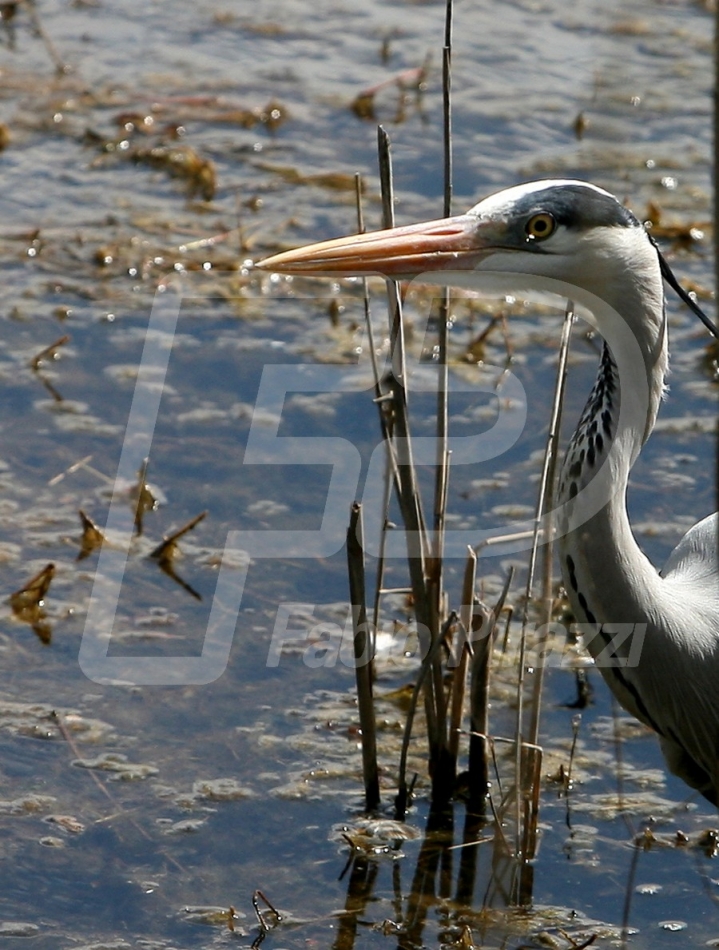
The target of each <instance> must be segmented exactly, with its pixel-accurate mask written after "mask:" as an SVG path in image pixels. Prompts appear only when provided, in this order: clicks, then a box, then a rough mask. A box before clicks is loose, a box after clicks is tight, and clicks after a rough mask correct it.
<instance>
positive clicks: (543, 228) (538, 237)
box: [524, 211, 557, 241]
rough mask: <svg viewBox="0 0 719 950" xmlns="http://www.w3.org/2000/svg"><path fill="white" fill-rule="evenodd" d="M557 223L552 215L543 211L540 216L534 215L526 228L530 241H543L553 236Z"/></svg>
mask: <svg viewBox="0 0 719 950" xmlns="http://www.w3.org/2000/svg"><path fill="white" fill-rule="evenodd" d="M556 227H557V222H556V221H555V220H554V218H553V217H552V215H551V214H548V213H547V212H546V211H541V212H540V213H539V214H533V215H532V217H531V218H530V219H529V221H527V223H526V224H525V226H524V230H525V233H526V235H527V240H528V241H543V240H544V239H545V238H548V237H549V236H550V235H551V234H554V232H555V230H556Z"/></svg>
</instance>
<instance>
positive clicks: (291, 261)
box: [257, 180, 663, 309]
mask: <svg viewBox="0 0 719 950" xmlns="http://www.w3.org/2000/svg"><path fill="white" fill-rule="evenodd" d="M257 266H258V267H261V268H263V269H266V270H273V271H279V272H282V273H286V274H296V275H305V276H317V277H340V276H363V275H369V274H380V275H383V276H385V277H392V278H395V279H407V278H413V277H421V279H422V280H424V281H427V282H429V283H433V284H440V285H461V286H469V287H475V288H478V289H481V288H483V287H486V288H487V289H489V290H501V291H509V290H523V289H537V290H550V291H552V292H554V293H560V294H562V295H564V296H569V297H573V298H574V299H579V301H580V302H583V301H582V300H581V297H582V292H587V293H588V294H591V295H593V296H595V297H597V296H598V297H601V298H602V299H604V300H605V301H606V302H607V303H609V304H611V305H615V303H618V302H620V301H622V300H623V301H624V302H625V305H626V304H627V303H630V304H631V303H632V298H633V297H634V296H635V295H638V296H639V297H640V298H643V299H644V300H646V299H647V298H648V297H651V298H652V301H651V302H652V304H653V305H657V306H658V307H659V308H661V303H662V299H663V296H662V281H661V275H660V270H659V261H658V256H657V253H656V249H655V248H654V246H653V245H652V243H651V242H650V240H649V238H648V236H647V234H646V232H645V230H644V228H643V227H642V225H641V224H640V222H639V221H638V220H637V219H636V218H635V216H634V215H633V214H632V213H631V211H629V210H628V209H627V208H625V207H624V206H623V205H622V204H620V202H619V201H617V199H616V198H615V197H614V196H613V195H611V194H610V193H609V192H608V191H604V190H603V189H602V188H598V187H596V186H595V185H591V184H589V183H587V182H583V181H571V180H547V181H534V182H529V183H526V184H522V185H516V186H514V187H512V188H507V189H505V190H504V191H500V192H497V193H496V194H494V195H490V196H489V197H488V198H485V199H484V200H483V201H480V202H479V204H476V205H475V206H474V207H473V208H471V209H470V210H469V211H467V212H466V213H465V214H460V215H456V216H454V217H450V218H443V219H440V220H436V221H428V222H423V223H421V224H414V225H409V226H406V227H398V228H391V229H388V230H384V231H374V232H370V233H367V234H361V235H353V236H351V237H346V238H339V239H337V240H333V241H325V242H322V243H320V244H313V245H310V246H308V247H304V248H299V249H298V250H294V251H287V252H285V253H282V254H278V255H275V256H274V257H270V258H268V259H266V260H264V261H260V262H259V263H258V265H257ZM562 284H566V285H567V286H566V287H563V286H562ZM590 309H591V307H590Z"/></svg>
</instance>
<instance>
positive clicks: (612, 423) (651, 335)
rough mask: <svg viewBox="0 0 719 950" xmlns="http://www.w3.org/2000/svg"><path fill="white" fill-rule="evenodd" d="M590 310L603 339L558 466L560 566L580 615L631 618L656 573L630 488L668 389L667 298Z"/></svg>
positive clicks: (640, 609) (641, 611) (640, 611)
mask: <svg viewBox="0 0 719 950" xmlns="http://www.w3.org/2000/svg"><path fill="white" fill-rule="evenodd" d="M634 304H635V305H636V301H634ZM625 306H626V304H625ZM593 314H594V320H595V322H596V326H597V329H598V330H599V331H600V332H601V333H602V335H603V336H604V340H605V345H604V350H603V353H602V358H601V362H600V367H599V372H598V375H597V379H596V382H595V384H594V388H593V389H592V392H591V394H590V396H589V399H588V401H587V403H586V406H585V408H584V412H583V413H582V417H581V419H580V422H579V425H578V426H577V429H576V431H575V433H574V435H573V437H572V439H571V441H570V444H569V448H568V450H567V454H566V457H565V460H564V464H563V466H562V473H561V477H560V488H559V498H558V500H559V518H558V528H559V532H560V552H561V557H562V571H563V574H564V579H565V585H566V587H567V592H568V594H569V597H570V601H571V602H572V606H573V609H574V611H575V613H576V614H577V616H578V619H580V620H582V621H589V622H595V621H596V622H599V623H606V622H615V621H620V622H627V621H634V622H637V621H639V620H641V619H642V617H643V616H644V615H645V608H646V602H647V600H646V599H647V596H649V594H650V590H651V589H652V588H653V587H654V585H655V584H656V583H657V582H658V576H657V573H656V571H655V570H654V568H653V567H652V565H651V563H650V562H649V560H648V559H647V558H646V556H645V555H644V554H643V553H642V551H641V550H640V548H639V545H638V544H637V542H636V540H635V538H634V536H633V534H632V531H631V527H630V524H629V518H628V514H627V507H626V492H627V484H628V481H629V473H630V471H631V468H632V466H633V464H634V462H635V461H636V458H637V456H638V455H639V452H640V450H641V447H642V445H643V444H644V442H645V441H646V439H647V437H648V436H649V434H650V433H651V431H652V429H653V427H654V422H655V419H656V415H657V410H658V407H659V403H660V401H661V396H662V392H663V389H664V377H665V374H666V369H667V342H666V321H665V318H664V309H663V300H662V299H661V298H660V301H659V302H658V304H657V307H655V309H653V310H652V309H644V310H642V309H639V310H637V309H636V307H635V308H632V309H631V310H625V315H622V313H621V312H620V311H619V310H618V308H615V307H612V306H610V305H609V304H606V303H604V302H602V301H599V302H598V301H596V300H595V301H594V303H593Z"/></svg>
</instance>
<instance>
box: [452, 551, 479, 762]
mask: <svg viewBox="0 0 719 950" xmlns="http://www.w3.org/2000/svg"><path fill="white" fill-rule="evenodd" d="M476 579H477V555H476V554H475V553H474V551H473V550H472V549H471V548H470V549H469V551H468V553H467V561H466V562H465V566H464V582H463V584H462V605H461V607H460V608H459V621H460V634H461V635H462V636H463V637H464V642H463V643H462V644H461V645H460V647H459V656H456V651H455V656H454V660H455V663H456V666H455V671H454V676H453V678H452V699H451V704H450V719H449V747H448V752H449V758H450V766H451V768H452V771H453V773H454V774H456V771H457V759H458V757H459V737H460V735H461V728H462V716H463V712H464V695H465V692H466V685H467V670H468V669H469V659H470V654H471V649H472V647H471V642H470V637H471V630H472V614H473V612H474V601H475V596H474V591H475V583H476Z"/></svg>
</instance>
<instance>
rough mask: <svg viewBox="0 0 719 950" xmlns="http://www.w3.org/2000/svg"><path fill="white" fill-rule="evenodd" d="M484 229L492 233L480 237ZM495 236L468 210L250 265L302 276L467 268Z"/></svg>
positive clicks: (405, 275)
mask: <svg viewBox="0 0 719 950" xmlns="http://www.w3.org/2000/svg"><path fill="white" fill-rule="evenodd" d="M485 231H491V232H493V233H492V234H491V235H490V234H487V235H486V236H483V232H485ZM490 236H491V237H492V238H493V240H492V241H491V242H490V241H489V240H488V238H490ZM496 238H497V225H496V224H490V223H489V222H486V221H482V220H481V219H480V218H478V217H477V216H476V215H473V214H460V215H457V216H456V217H453V218H442V219H440V220H438V221H426V222H423V223H422V224H411V225H409V226H407V227H399V228H390V229H388V230H386V231H371V232H369V233H367V234H355V235H351V236H349V237H344V238H337V239H336V240H334V241H322V242H321V243H319V244H310V245H308V246H307V247H301V248H298V249H297V250H294V251H285V252H283V253H282V254H275V255H274V257H268V258H266V259H265V260H263V261H259V262H258V263H257V264H256V265H255V266H256V267H259V268H261V269H262V270H269V271H278V272H279V273H282V274H296V275H301V276H307V277H364V276H367V275H369V274H380V275H382V276H384V277H392V278H394V279H396V280H400V279H403V278H411V277H415V276H417V275H418V274H422V273H425V272H429V271H441V270H471V269H472V268H473V267H474V266H475V265H476V264H477V263H478V262H479V261H480V260H481V259H482V258H483V257H486V255H487V253H488V252H491V250H492V249H496V248H497V246H498V244H497V240H496ZM500 246H501V245H500Z"/></svg>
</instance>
